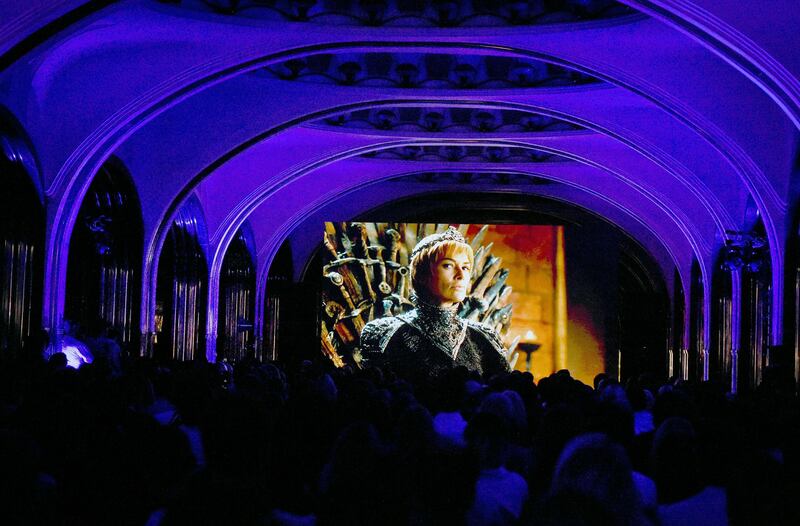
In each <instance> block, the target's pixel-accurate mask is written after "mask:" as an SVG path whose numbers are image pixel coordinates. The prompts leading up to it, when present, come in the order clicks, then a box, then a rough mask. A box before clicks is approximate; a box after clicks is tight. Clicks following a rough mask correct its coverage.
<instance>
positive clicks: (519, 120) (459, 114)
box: [314, 106, 586, 135]
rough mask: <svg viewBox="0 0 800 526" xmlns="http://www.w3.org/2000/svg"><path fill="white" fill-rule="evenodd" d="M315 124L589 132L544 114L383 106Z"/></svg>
mask: <svg viewBox="0 0 800 526" xmlns="http://www.w3.org/2000/svg"><path fill="white" fill-rule="evenodd" d="M314 124H315V125H316V126H323V127H331V126H333V127H336V128H345V129H348V130H369V131H373V130H383V131H394V132H426V133H445V132H446V133H448V134H458V133H465V134H466V133H468V134H471V135H474V134H475V133H478V134H491V133H536V132H564V131H567V132H570V131H585V130H586V128H584V127H582V126H579V125H577V124H573V123H571V122H567V121H563V120H560V119H556V118H555V117H550V116H548V115H542V114H540V113H534V112H529V111H521V110H506V109H495V108H481V107H419V106H416V107H411V106H399V107H392V106H381V107H380V108H371V109H364V110H357V111H352V112H348V113H340V114H338V115H333V116H331V117H328V118H326V119H323V120H320V121H317V122H316V123H314Z"/></svg>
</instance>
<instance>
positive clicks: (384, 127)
mask: <svg viewBox="0 0 800 526" xmlns="http://www.w3.org/2000/svg"><path fill="white" fill-rule="evenodd" d="M797 27H800V6H798V5H797V4H796V2H794V1H790V0H786V1H778V0H775V1H772V2H768V3H766V4H760V5H758V6H756V5H755V4H753V5H751V4H743V3H742V2H736V1H732V0H724V1H720V0H694V1H687V0H660V1H659V0H656V1H625V2H621V3H616V2H611V1H607V0H562V1H543V0H539V1H537V0H531V1H527V2H477V1H476V2H470V1H467V0H462V1H452V2H438V1H433V0H431V1H421V2H408V1H402V0H387V1H384V2H380V1H379V2H359V1H356V0H328V1H318V2H301V1H296V0H261V1H256V0H244V1H240V2H233V1H225V0H207V1H201V0H182V1H181V0H176V1H169V2H168V1H163V2H158V1H154V0H130V1H119V2H80V1H63V2H52V1H47V2H45V1H41V2H35V1H31V2H26V3H25V5H24V6H22V7H20V5H19V2H15V1H13V0H11V1H9V0H0V68H2V71H0V104H1V105H2V106H3V107H5V109H6V110H7V111H8V112H9V113H10V114H12V115H13V116H14V118H15V119H16V120H17V121H18V122H19V124H20V126H21V127H22V129H23V130H24V132H25V134H26V139H27V140H28V141H29V143H30V144H31V145H32V153H33V157H34V158H35V162H34V164H35V165H36V167H37V168H36V177H37V178H38V180H37V181H36V184H37V186H38V187H39V188H40V189H41V192H42V195H43V200H44V202H45V203H46V210H47V216H48V233H47V243H48V253H47V258H48V259H47V272H46V276H47V278H46V283H45V302H46V313H45V323H46V324H47V323H51V324H53V323H56V322H57V321H58V319H59V317H60V316H61V312H62V310H63V301H64V287H65V285H64V284H65V280H66V270H65V267H66V254H67V251H68V244H69V238H70V232H71V230H72V226H73V223H74V221H75V218H76V216H77V213H78V209H79V207H80V204H81V200H82V198H83V195H84V193H85V192H86V190H87V188H88V186H89V184H90V183H91V180H92V177H93V175H94V174H95V173H96V172H97V171H98V169H99V167H100V166H101V165H102V164H103V162H104V161H106V160H107V159H108V158H109V157H110V156H112V155H114V156H116V157H117V158H118V159H119V160H121V161H122V163H123V164H124V165H125V166H126V168H127V170H128V171H129V172H130V174H131V176H132V177H133V180H134V183H135V186H136V188H137V191H138V193H139V195H140V196H141V202H142V207H143V210H142V212H143V217H144V224H145V225H144V226H145V262H144V265H145V284H144V286H145V288H144V290H145V292H146V293H145V301H144V305H143V313H144V314H145V316H144V317H143V323H148V321H147V320H148V319H151V318H152V309H153V308H154V307H153V305H152V303H153V301H152V297H151V296H152V295H154V294H155V292H154V285H153V282H154V280H155V272H156V267H157V255H158V252H159V248H160V245H161V243H163V240H164V237H165V235H166V232H167V229H168V228H169V225H170V224H171V217H172V215H173V214H175V213H176V212H177V211H178V209H179V208H180V206H181V204H182V202H183V201H184V200H185V199H187V198H188V197H190V196H192V195H194V196H196V197H197V199H198V201H199V202H200V204H201V206H202V209H203V214H204V217H205V221H206V223H207V229H208V232H209V246H208V255H209V260H210V261H209V267H210V268H211V283H212V291H213V290H214V286H215V285H214V283H215V280H218V275H219V269H220V267H221V265H222V259H223V256H224V253H225V249H226V248H227V246H228V244H229V243H230V241H231V239H232V238H233V237H234V236H235V234H236V232H237V230H238V229H239V228H240V227H241V226H242V225H243V224H245V223H247V224H249V228H250V229H252V231H253V235H254V239H255V243H256V245H257V246H256V247H255V251H256V253H257V262H258V267H259V273H260V275H261V277H262V278H261V281H262V282H263V276H265V275H266V273H267V271H268V268H269V264H270V262H271V261H272V259H273V257H274V255H275V253H276V251H277V249H278V247H279V246H280V245H281V243H282V242H283V241H284V240H285V239H286V238H287V237H290V236H294V237H295V238H296V239H297V240H298V241H297V243H298V244H300V245H303V243H305V244H306V245H308V243H310V242H311V241H310V240H311V239H312V238H313V240H314V242H316V240H317V239H318V238H319V232H320V230H314V229H310V228H305V226H304V225H308V224H309V223H308V222H309V221H312V220H322V219H349V218H352V217H355V216H357V215H358V214H360V213H364V212H365V211H367V210H370V209H373V208H375V207H376V206H379V205H381V204H384V203H387V202H390V201H394V200H397V199H400V198H405V197H409V196H414V195H422V194H428V193H431V192H434V191H437V192H454V191H458V192H465V193H470V192H472V193H486V192H495V193H498V194H503V193H505V194H507V193H513V194H517V195H530V196H540V197H547V198H551V199H554V200H557V201H559V202H563V203H567V204H571V205H574V206H576V207H578V208H581V209H585V210H588V211H591V212H594V213H596V214H598V215H601V216H603V217H605V218H607V219H608V220H609V221H610V222H612V223H614V224H616V225H617V226H619V227H620V228H621V229H623V230H624V231H626V232H627V233H628V234H629V235H630V236H631V237H632V238H634V239H635V240H637V241H639V243H640V244H641V245H642V246H643V247H645V249H646V250H647V251H648V252H649V253H650V254H651V255H652V256H653V258H654V259H655V260H656V261H657V262H658V264H659V265H660V266H661V268H662V270H663V273H664V276H665V279H666V280H667V281H669V280H671V279H672V276H673V275H674V270H677V274H678V276H679V277H680V279H681V281H682V282H683V284H684V289H685V290H688V279H689V275H690V269H691V266H692V262H693V261H697V262H698V263H699V265H700V269H701V274H702V275H703V277H704V280H703V282H704V285H705V287H706V297H709V294H708V287H709V286H710V282H711V279H710V275H711V273H712V271H713V264H714V261H715V258H716V256H717V253H718V251H719V248H720V247H721V246H722V245H723V244H724V241H725V239H726V238H727V237H728V236H729V234H726V231H733V232H744V231H749V230H750V229H751V228H752V227H753V225H754V224H755V223H756V222H757V221H760V222H762V223H763V227H764V230H765V232H766V237H767V239H768V242H769V249H770V257H771V262H772V268H773V304H774V305H776V308H775V309H774V311H775V312H773V339H774V341H775V342H780V341H781V323H780V320H781V313H780V306H781V305H782V304H783V293H784V290H785V287H784V283H783V278H784V275H783V265H784V261H785V256H786V254H785V248H786V244H787V239H788V238H789V237H790V236H791V235H794V234H793V232H792V229H793V228H796V227H795V225H794V223H793V221H794V219H793V217H794V213H795V209H796V202H797V184H796V183H797V176H796V168H795V165H796V163H797V138H798V124H800V53H798V49H800V36H798V35H799V34H798V32H797V31H796V28H797ZM298 228H301V231H298ZM298 232H299V233H298ZM305 232H307V234H306V233H305ZM304 236H305V237H304ZM148 283H149V285H148ZM210 298H211V301H212V306H211V308H212V309H213V308H215V306H214V302H215V301H216V299H215V295H214V294H213V292H212V293H211V294H210ZM209 319H210V320H211V321H210V323H211V324H212V325H213V323H215V321H214V320H216V317H214V316H210V317H209ZM210 333H211V331H210V332H209V334H210Z"/></svg>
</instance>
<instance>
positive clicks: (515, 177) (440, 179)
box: [392, 172, 552, 186]
mask: <svg viewBox="0 0 800 526" xmlns="http://www.w3.org/2000/svg"><path fill="white" fill-rule="evenodd" d="M392 181H395V182H403V183H430V184H478V185H480V184H486V185H491V186H529V185H537V186H538V185H548V184H552V181H549V180H547V179H544V178H542V177H537V176H535V175H530V174H521V173H509V172H422V173H416V174H411V175H402V176H400V177H396V178H394V179H392Z"/></svg>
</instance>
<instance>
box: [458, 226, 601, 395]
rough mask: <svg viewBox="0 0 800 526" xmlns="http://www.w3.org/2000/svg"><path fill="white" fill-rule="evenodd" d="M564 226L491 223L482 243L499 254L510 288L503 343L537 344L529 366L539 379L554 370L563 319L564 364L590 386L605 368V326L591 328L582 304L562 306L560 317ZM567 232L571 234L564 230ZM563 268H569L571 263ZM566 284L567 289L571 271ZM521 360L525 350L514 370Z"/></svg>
mask: <svg viewBox="0 0 800 526" xmlns="http://www.w3.org/2000/svg"><path fill="white" fill-rule="evenodd" d="M479 228H480V227H479V226H478V225H472V226H471V227H470V229H469V231H468V237H470V238H471V237H472V236H474V235H475V234H476V233H477V232H478V230H479ZM563 228H564V227H562V226H552V225H492V226H490V227H489V231H488V232H487V234H486V237H485V238H484V245H486V244H488V243H493V247H492V254H494V255H495V256H498V257H501V258H502V259H503V261H502V264H501V266H502V267H503V268H507V269H509V275H508V281H507V284H508V285H509V286H511V288H512V294H511V296H510V298H509V301H510V302H511V303H512V304H513V306H514V307H513V317H512V321H511V327H510V328H509V330H508V334H505V335H503V339H504V342H505V343H506V345H509V344H510V343H511V342H512V341H513V340H514V338H515V337H517V336H520V337H521V339H522V341H523V342H529V343H537V344H539V345H540V347H539V349H538V350H536V351H535V352H533V353H532V355H531V366H530V367H531V369H530V370H531V372H532V373H533V375H534V378H535V379H537V380H538V379H540V378H542V377H545V376H547V375H549V374H551V373H553V372H555V371H556V370H557V368H558V363H559V362H558V360H557V345H556V335H557V332H558V331H557V324H558V323H562V324H564V323H565V325H566V327H564V328H563V329H564V331H565V332H566V342H565V346H566V363H563V364H562V366H566V367H568V368H569V369H570V371H571V372H572V374H573V376H574V377H576V378H578V379H579V380H581V381H582V382H584V383H587V384H590V385H591V382H592V379H593V378H594V376H595V375H596V374H597V373H599V372H602V371H603V370H604V359H603V357H604V351H605V349H604V345H603V342H602V338H599V337H598V333H602V332H603V330H602V328H600V327H597V326H595V324H594V323H593V321H592V320H593V318H592V316H588V315H587V312H586V311H587V307H586V306H584V305H579V304H578V305H574V304H572V303H570V304H569V305H567V309H566V311H567V313H566V314H567V319H566V321H564V320H560V321H559V319H558V316H557V308H556V300H557V294H556V283H557V275H558V269H557V268H556V253H557V233H558V230H559V229H563ZM565 236H569V231H568V230H567V231H566V232H565ZM562 249H563V247H562ZM566 266H567V268H569V261H567V265H566ZM564 271H565V269H562V272H564ZM566 284H567V288H568V287H569V284H570V276H569V274H567V276H566ZM529 331H530V332H529ZM531 333H532V334H531ZM531 336H532V337H531ZM525 359H526V355H525V353H521V354H520V357H519V359H518V361H517V365H516V368H517V369H518V370H521V371H524V370H526V360H525Z"/></svg>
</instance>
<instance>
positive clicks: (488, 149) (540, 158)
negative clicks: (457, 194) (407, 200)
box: [361, 145, 571, 163]
mask: <svg viewBox="0 0 800 526" xmlns="http://www.w3.org/2000/svg"><path fill="white" fill-rule="evenodd" d="M361 157H364V158H368V159H392V160H402V161H433V162H448V163H469V162H477V163H553V162H571V160H570V159H567V158H565V157H562V156H560V155H556V154H552V153H549V152H544V151H541V150H535V149H533V148H517V147H505V146H461V145H448V146H416V145H409V146H401V147H399V148H387V149H385V150H377V151H372V152H368V153H365V154H362V155H361Z"/></svg>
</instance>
